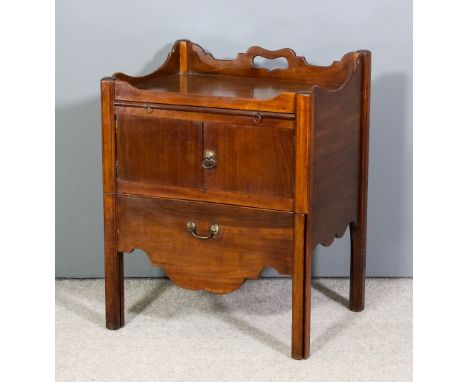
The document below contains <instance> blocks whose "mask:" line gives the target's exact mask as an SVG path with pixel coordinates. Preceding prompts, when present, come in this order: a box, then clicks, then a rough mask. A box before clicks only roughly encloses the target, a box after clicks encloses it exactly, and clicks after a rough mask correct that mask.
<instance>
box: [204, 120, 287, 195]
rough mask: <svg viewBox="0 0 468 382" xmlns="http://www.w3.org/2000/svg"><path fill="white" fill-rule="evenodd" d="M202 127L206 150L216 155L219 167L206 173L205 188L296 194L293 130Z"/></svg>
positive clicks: (267, 193)
mask: <svg viewBox="0 0 468 382" xmlns="http://www.w3.org/2000/svg"><path fill="white" fill-rule="evenodd" d="M203 128H204V142H203V144H204V152H207V151H209V152H212V153H214V155H215V156H216V167H214V168H212V169H206V170H205V173H204V185H205V188H206V189H208V190H210V189H211V190H226V191H233V192H242V193H249V194H258V195H270V196H277V197H285V198H292V197H293V184H294V130H293V129H287V128H277V127H268V126H263V125H257V126H255V125H253V126H248V125H233V124H225V123H213V122H211V123H205V124H204V127H203Z"/></svg>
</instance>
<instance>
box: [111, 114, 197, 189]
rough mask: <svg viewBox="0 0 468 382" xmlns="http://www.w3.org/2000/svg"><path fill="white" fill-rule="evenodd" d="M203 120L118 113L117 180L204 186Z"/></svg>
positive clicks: (147, 183) (148, 183)
mask: <svg viewBox="0 0 468 382" xmlns="http://www.w3.org/2000/svg"><path fill="white" fill-rule="evenodd" d="M201 153H202V123H201V122H195V121H187V120H177V119H166V118H148V117H141V116H134V115H130V114H117V160H118V173H117V181H124V182H132V183H137V184H138V183H140V184H146V185H167V186H180V187H197V188H199V187H201V186H202V168H201V166H200V158H201V155H202V154H201Z"/></svg>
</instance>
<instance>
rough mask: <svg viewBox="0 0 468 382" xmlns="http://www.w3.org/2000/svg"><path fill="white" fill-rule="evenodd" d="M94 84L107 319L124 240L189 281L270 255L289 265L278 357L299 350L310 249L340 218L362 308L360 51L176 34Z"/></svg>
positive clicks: (218, 283) (305, 329)
mask: <svg viewBox="0 0 468 382" xmlns="http://www.w3.org/2000/svg"><path fill="white" fill-rule="evenodd" d="M257 56H261V57H264V58H266V59H275V58H280V57H283V58H285V59H286V60H287V63H288V66H287V68H277V69H273V70H269V69H267V68H261V67H256V66H255V65H254V58H255V57H257ZM101 95H102V104H101V106H102V148H103V188H104V227H105V229H104V239H105V281H106V287H105V292H106V293H105V295H106V326H107V328H109V329H118V328H120V327H122V326H123V325H124V290H123V254H124V253H130V252H132V251H133V250H134V249H136V248H138V249H141V250H143V251H144V252H145V253H146V254H147V255H148V257H149V259H150V261H151V263H152V264H153V265H155V266H159V267H162V268H163V269H164V271H165V272H166V274H167V276H168V277H169V278H170V279H171V280H172V281H173V282H174V283H176V284H177V285H179V286H181V287H183V288H188V289H192V290H206V291H210V292H214V293H228V292H232V291H234V290H236V289H237V288H240V287H241V285H242V284H243V282H244V281H245V280H246V279H257V278H258V277H259V276H260V274H261V272H262V270H263V269H264V268H266V267H273V268H275V269H276V270H277V271H278V272H280V273H281V274H285V275H291V276H292V296H291V298H292V307H293V308H292V357H293V358H295V359H303V358H307V357H308V356H309V353H310V288H311V256H312V254H313V252H314V249H315V247H316V246H317V245H318V244H322V245H325V246H328V245H330V244H331V243H332V242H333V240H334V238H335V237H341V236H342V235H343V234H344V232H345V231H346V229H347V227H348V226H349V227H350V232H351V271H350V275H351V282H350V285H351V287H350V309H351V310H353V311H360V310H362V309H363V308H364V279H365V247H366V202H367V168H368V130H369V97H370V52H368V51H357V52H351V53H348V54H346V55H345V56H344V57H343V58H342V59H341V60H340V61H334V62H333V63H332V64H331V65H329V66H313V65H310V64H308V63H307V62H306V61H305V59H304V58H303V57H298V56H296V54H295V53H294V52H293V51H292V50H290V49H281V50H277V51H269V50H265V49H263V48H260V47H251V48H250V49H248V50H247V52H246V53H242V54H238V56H237V57H236V58H235V59H233V60H218V59H215V58H213V56H212V55H211V54H209V53H207V52H205V51H204V50H203V49H202V48H201V47H200V46H198V45H196V44H194V43H192V42H190V41H187V40H179V41H177V42H176V43H175V45H174V47H173V48H172V51H171V52H170V54H169V56H168V58H167V60H166V62H165V63H164V64H163V65H162V66H161V67H160V68H159V69H157V70H156V71H154V72H153V73H151V74H148V75H146V76H142V77H131V76H127V75H125V74H122V73H117V74H114V75H113V76H112V77H109V78H104V79H103V80H102V81H101Z"/></svg>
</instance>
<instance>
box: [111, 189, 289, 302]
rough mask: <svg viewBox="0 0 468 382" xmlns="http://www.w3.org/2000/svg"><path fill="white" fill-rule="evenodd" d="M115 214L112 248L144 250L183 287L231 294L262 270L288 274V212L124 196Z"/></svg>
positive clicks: (121, 197) (155, 263)
mask: <svg viewBox="0 0 468 382" xmlns="http://www.w3.org/2000/svg"><path fill="white" fill-rule="evenodd" d="M116 213H117V215H116V216H117V218H116V219H117V220H116V223H117V250H118V251H119V252H131V251H132V250H133V249H141V250H143V251H144V252H145V253H146V254H147V255H148V257H149V259H150V261H151V262H152V263H153V264H154V265H156V266H160V267H162V268H163V269H164V270H165V272H166V274H167V275H168V277H170V278H171V279H172V280H173V281H174V282H175V283H176V284H178V285H180V286H182V287H184V288H188V289H194V290H196V289H203V290H208V291H211V292H215V293H226V292H230V291H232V290H235V289H237V288H239V287H240V286H241V285H242V283H243V282H244V280H245V279H255V278H258V277H259V275H260V273H261V271H262V270H263V269H264V268H265V267H273V268H275V269H276V270H277V271H278V272H280V273H282V274H288V275H290V274H292V263H293V253H294V237H293V236H294V234H293V232H294V214H293V213H290V212H279V211H268V210H261V209H254V208H248V207H233V206H226V205H219V204H214V203H202V202H189V201H180V200H169V199H160V198H148V197H139V196H129V195H117V196H116ZM189 223H190V225H189ZM215 227H216V228H217V231H216V229H214V228H215ZM196 235H200V236H203V237H205V238H201V237H196ZM207 237H209V238H207Z"/></svg>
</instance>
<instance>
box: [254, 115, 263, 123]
mask: <svg viewBox="0 0 468 382" xmlns="http://www.w3.org/2000/svg"><path fill="white" fill-rule="evenodd" d="M262 119H263V116H262V114H261V113H255V115H254V117H253V121H254V123H260V122H262Z"/></svg>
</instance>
